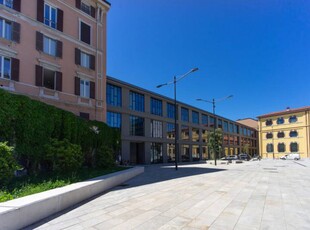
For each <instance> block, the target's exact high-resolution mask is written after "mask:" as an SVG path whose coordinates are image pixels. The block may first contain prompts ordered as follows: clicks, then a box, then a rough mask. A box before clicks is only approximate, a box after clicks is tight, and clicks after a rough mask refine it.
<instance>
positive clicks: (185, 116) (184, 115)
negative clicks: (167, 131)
mask: <svg viewBox="0 0 310 230" xmlns="http://www.w3.org/2000/svg"><path fill="white" fill-rule="evenodd" d="M181 119H182V121H186V122H188V121H189V111H188V109H186V108H181Z"/></svg>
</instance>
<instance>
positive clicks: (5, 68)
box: [0, 56, 11, 79]
mask: <svg viewBox="0 0 310 230" xmlns="http://www.w3.org/2000/svg"><path fill="white" fill-rule="evenodd" d="M0 78H5V79H11V59H10V58H7V57H3V56H0Z"/></svg>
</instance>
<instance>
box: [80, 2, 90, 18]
mask: <svg viewBox="0 0 310 230" xmlns="http://www.w3.org/2000/svg"><path fill="white" fill-rule="evenodd" d="M81 10H82V11H83V12H84V13H86V14H89V15H91V8H90V5H88V4H86V3H85V2H81Z"/></svg>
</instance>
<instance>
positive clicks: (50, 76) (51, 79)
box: [43, 69, 56, 90]
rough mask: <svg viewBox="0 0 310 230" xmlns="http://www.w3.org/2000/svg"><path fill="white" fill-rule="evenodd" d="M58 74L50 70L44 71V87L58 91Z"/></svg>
mask: <svg viewBox="0 0 310 230" xmlns="http://www.w3.org/2000/svg"><path fill="white" fill-rule="evenodd" d="M55 74H56V72H55V71H53V70H49V69H43V86H44V87H45V88H48V89H53V90H55V89H56V77H55Z"/></svg>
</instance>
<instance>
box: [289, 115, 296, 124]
mask: <svg viewBox="0 0 310 230" xmlns="http://www.w3.org/2000/svg"><path fill="white" fill-rule="evenodd" d="M288 121H289V123H295V122H296V121H297V117H296V116H295V115H294V116H290V118H289V119H288Z"/></svg>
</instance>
